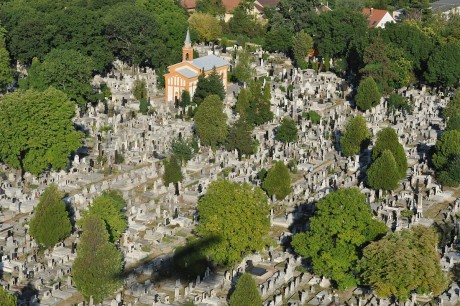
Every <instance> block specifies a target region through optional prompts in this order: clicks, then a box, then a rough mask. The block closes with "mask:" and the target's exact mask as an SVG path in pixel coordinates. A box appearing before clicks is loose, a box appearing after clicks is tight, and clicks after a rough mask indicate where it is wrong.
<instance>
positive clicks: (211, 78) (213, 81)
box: [193, 67, 225, 106]
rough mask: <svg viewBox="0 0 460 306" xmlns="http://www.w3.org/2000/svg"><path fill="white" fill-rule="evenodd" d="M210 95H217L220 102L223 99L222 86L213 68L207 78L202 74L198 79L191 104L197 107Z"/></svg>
mask: <svg viewBox="0 0 460 306" xmlns="http://www.w3.org/2000/svg"><path fill="white" fill-rule="evenodd" d="M210 95H217V96H218V97H219V99H220V100H221V101H223V100H224V99H225V88H224V84H223V83H222V78H221V77H220V75H219V74H218V73H217V71H216V68H215V67H214V69H213V70H212V72H211V73H210V74H209V75H208V76H207V77H206V76H205V75H204V73H202V74H201V75H200V76H199V77H198V83H197V85H196V89H195V94H194V95H193V103H195V104H197V105H198V106H199V105H200V104H201V102H203V101H204V100H205V99H206V98H207V97H208V96H210Z"/></svg>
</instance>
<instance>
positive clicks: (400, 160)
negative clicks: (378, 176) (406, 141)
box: [372, 127, 407, 179]
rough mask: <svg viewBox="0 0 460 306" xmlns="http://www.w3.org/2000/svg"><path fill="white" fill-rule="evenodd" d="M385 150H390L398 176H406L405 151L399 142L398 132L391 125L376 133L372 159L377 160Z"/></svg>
mask: <svg viewBox="0 0 460 306" xmlns="http://www.w3.org/2000/svg"><path fill="white" fill-rule="evenodd" d="M385 150H388V151H390V152H391V154H392V155H393V157H394V160H395V162H396V167H397V170H398V178H399V179H402V178H404V177H406V171H407V157H406V152H405V151H404V147H403V146H402V144H400V143H399V140H398V134H396V131H395V130H394V129H392V128H391V127H387V128H384V129H382V130H380V131H379V132H378V133H377V140H376V142H375V144H374V148H373V149H372V160H373V161H375V160H377V158H379V157H380V156H381V155H382V153H383V152H384V151H385Z"/></svg>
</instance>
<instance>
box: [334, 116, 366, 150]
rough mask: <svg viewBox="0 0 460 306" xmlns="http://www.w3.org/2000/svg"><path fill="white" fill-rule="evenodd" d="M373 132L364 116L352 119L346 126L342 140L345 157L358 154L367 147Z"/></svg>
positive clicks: (341, 145)
mask: <svg viewBox="0 0 460 306" xmlns="http://www.w3.org/2000/svg"><path fill="white" fill-rule="evenodd" d="M370 138H371V132H370V131H369V129H368V128H367V122H366V119H364V117H363V116H360V115H358V116H356V117H353V118H351V119H350V120H349V121H348V123H347V125H346V126H345V131H344V132H343V136H342V138H340V147H341V149H342V152H343V154H344V155H345V156H353V155H356V154H358V153H359V152H360V151H361V150H362V149H363V148H364V147H365V146H367V145H368V144H369V140H370Z"/></svg>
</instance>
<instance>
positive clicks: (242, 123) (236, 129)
mask: <svg viewBox="0 0 460 306" xmlns="http://www.w3.org/2000/svg"><path fill="white" fill-rule="evenodd" d="M251 133H252V127H251V126H250V125H249V123H247V122H246V120H245V119H244V118H240V119H238V121H237V122H235V124H234V125H233V126H232V127H231V128H230V131H229V133H228V136H227V140H226V141H225V148H226V149H227V150H228V151H233V150H235V149H236V150H237V151H238V157H239V158H241V156H242V155H243V154H245V155H251V154H253V153H254V151H255V140H254V139H253V138H252V136H251Z"/></svg>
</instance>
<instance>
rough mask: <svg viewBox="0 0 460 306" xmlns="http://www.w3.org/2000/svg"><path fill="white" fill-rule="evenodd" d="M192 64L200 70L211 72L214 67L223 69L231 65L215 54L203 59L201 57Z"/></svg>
mask: <svg viewBox="0 0 460 306" xmlns="http://www.w3.org/2000/svg"><path fill="white" fill-rule="evenodd" d="M192 64H193V65H194V66H196V67H197V68H199V69H204V71H208V70H211V69H212V68H214V67H216V68H217V67H222V66H225V65H229V63H228V62H227V61H226V60H224V59H221V58H220V57H217V56H215V55H214V54H210V55H206V56H203V57H199V58H197V59H194V60H193V61H192Z"/></svg>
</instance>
